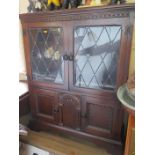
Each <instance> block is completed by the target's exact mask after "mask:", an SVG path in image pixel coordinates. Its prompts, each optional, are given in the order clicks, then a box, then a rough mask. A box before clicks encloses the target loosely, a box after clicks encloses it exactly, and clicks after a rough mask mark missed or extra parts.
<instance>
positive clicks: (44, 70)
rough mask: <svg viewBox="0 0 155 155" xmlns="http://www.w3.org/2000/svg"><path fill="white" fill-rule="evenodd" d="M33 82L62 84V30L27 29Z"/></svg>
mask: <svg viewBox="0 0 155 155" xmlns="http://www.w3.org/2000/svg"><path fill="white" fill-rule="evenodd" d="M29 36H30V45H31V63H32V77H33V80H38V81H44V82H54V83H60V84H61V83H63V82H64V62H63V59H62V52H63V30H62V28H48V29H43V28H33V29H29Z"/></svg>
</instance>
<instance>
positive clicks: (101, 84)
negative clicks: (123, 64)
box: [74, 26, 121, 89]
mask: <svg viewBox="0 0 155 155" xmlns="http://www.w3.org/2000/svg"><path fill="white" fill-rule="evenodd" d="M120 39H121V26H89V27H88V26H85V27H77V28H76V29H75V30H74V56H75V61H74V76H75V77H74V85H75V86H76V87H84V88H94V89H104V88H110V89H111V88H112V89H113V88H114V87H115V86H116V70H117V62H118V56H119V48H120Z"/></svg>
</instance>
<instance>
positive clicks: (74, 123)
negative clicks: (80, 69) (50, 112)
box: [60, 93, 81, 130]
mask: <svg viewBox="0 0 155 155" xmlns="http://www.w3.org/2000/svg"><path fill="white" fill-rule="evenodd" d="M60 110H61V116H62V117H61V118H62V125H63V126H64V127H69V128H72V129H76V130H80V123H81V117H80V114H81V101H80V97H79V96H78V95H72V94H63V93H62V94H60Z"/></svg>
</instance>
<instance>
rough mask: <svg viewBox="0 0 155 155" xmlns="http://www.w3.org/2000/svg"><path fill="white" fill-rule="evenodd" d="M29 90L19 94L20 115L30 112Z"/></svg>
mask: <svg viewBox="0 0 155 155" xmlns="http://www.w3.org/2000/svg"><path fill="white" fill-rule="evenodd" d="M30 112H31V111H30V103H29V92H26V93H24V94H23V95H21V96H19V117H21V116H24V115H26V114H28V113H30Z"/></svg>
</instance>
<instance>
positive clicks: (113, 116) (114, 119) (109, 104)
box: [81, 96, 122, 139]
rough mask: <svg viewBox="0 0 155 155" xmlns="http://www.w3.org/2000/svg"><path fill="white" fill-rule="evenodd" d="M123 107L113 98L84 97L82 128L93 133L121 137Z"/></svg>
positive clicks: (101, 135) (114, 137) (108, 136)
mask: <svg viewBox="0 0 155 155" xmlns="http://www.w3.org/2000/svg"><path fill="white" fill-rule="evenodd" d="M121 115H122V114H121V108H120V107H119V108H116V106H115V103H114V101H113V100H112V99H107V97H103V98H94V97H86V96H85V97H84V98H83V103H82V111H81V117H82V130H83V131H84V132H87V133H90V134H92V135H96V136H100V137H106V138H112V139H119V138H120V129H121V125H122V124H121V121H122V120H121V117H122V116H121Z"/></svg>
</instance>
